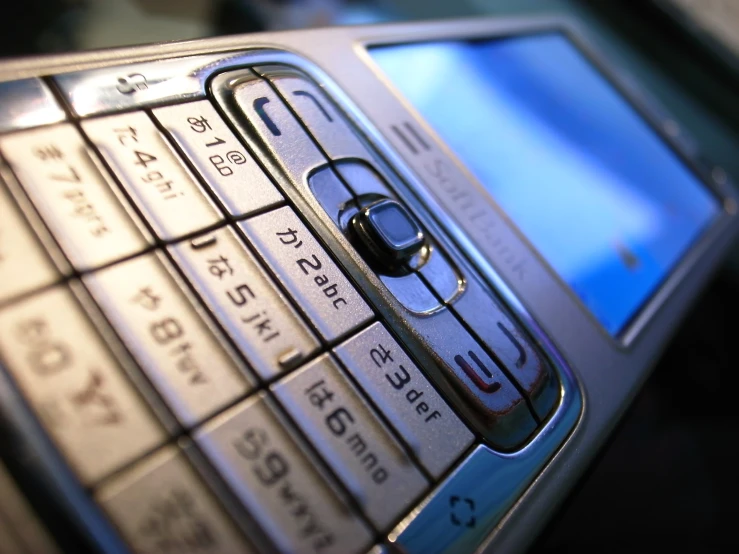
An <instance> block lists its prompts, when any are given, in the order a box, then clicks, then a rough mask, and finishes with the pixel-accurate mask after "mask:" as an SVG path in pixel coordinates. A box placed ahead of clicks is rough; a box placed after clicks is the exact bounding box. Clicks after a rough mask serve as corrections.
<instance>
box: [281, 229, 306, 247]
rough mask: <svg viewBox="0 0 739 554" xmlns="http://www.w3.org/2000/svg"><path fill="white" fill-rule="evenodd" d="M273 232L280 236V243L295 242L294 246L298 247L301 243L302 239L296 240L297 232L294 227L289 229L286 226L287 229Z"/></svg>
mask: <svg viewBox="0 0 739 554" xmlns="http://www.w3.org/2000/svg"><path fill="white" fill-rule="evenodd" d="M275 234H276V235H277V236H278V237H280V242H281V243H282V244H295V248H300V247H301V246H302V244H303V241H302V240H298V232H297V231H296V230H295V229H290V228H289V227H288V228H287V231H282V232H280V231H278V232H277V233H275ZM296 243H297V244H296Z"/></svg>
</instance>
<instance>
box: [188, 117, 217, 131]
mask: <svg viewBox="0 0 739 554" xmlns="http://www.w3.org/2000/svg"><path fill="white" fill-rule="evenodd" d="M187 122H188V123H189V124H190V129H192V130H193V131H195V132H196V133H204V132H205V131H212V130H213V128H212V127H211V126H210V123H208V120H207V119H205V116H201V117H188V118H187Z"/></svg>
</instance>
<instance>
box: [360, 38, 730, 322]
mask: <svg viewBox="0 0 739 554" xmlns="http://www.w3.org/2000/svg"><path fill="white" fill-rule="evenodd" d="M370 54H371V55H372V57H373V58H374V60H375V61H376V62H377V64H379V66H380V68H381V70H382V71H383V72H384V73H385V74H386V76H387V77H388V78H389V80H390V81H391V82H392V83H393V85H394V86H395V87H396V89H397V90H398V91H399V92H400V94H401V96H403V97H405V98H406V99H407V100H408V101H409V102H410V104H411V105H413V106H414V107H415V108H416V110H417V111H418V112H419V113H420V115H421V116H422V117H423V118H424V119H425V120H426V122H427V123H428V124H429V125H430V126H431V127H432V128H433V129H434V130H435V131H436V133H437V134H438V135H439V137H440V138H441V139H442V140H443V141H444V142H445V143H446V144H447V145H448V146H449V148H450V149H451V150H452V151H453V152H454V153H455V155H456V156H457V158H458V159H459V160H460V161H461V162H462V163H463V164H464V165H465V166H466V167H467V168H468V169H469V171H470V172H471V173H472V174H473V175H474V176H475V177H476V178H477V180H478V181H479V182H480V183H481V184H482V186H483V187H484V188H485V189H486V190H487V191H488V193H489V194H490V196H491V197H492V198H493V199H494V201H495V203H497V205H498V206H499V207H500V208H501V209H502V210H503V211H504V212H505V213H506V214H507V216H508V217H509V219H510V220H511V221H512V222H513V223H514V224H515V225H516V226H517V227H518V228H519V230H520V231H521V233H522V234H523V235H524V236H525V237H526V238H527V239H528V241H529V242H530V244H531V245H532V246H533V247H534V248H535V249H536V250H538V252H539V253H540V254H541V256H542V257H543V258H544V260H546V262H547V263H548V264H549V266H550V267H551V269H552V270H553V271H554V272H555V273H556V274H557V275H559V277H560V278H561V279H562V281H564V282H565V283H566V284H567V285H568V286H569V287H570V288H571V290H572V291H573V292H574V293H575V294H576V295H577V296H578V297H579V298H580V300H581V301H582V303H583V304H584V305H585V306H586V307H587V309H588V310H590V312H591V313H592V314H593V315H594V316H595V317H596V318H597V319H598V320H599V321H600V323H601V324H602V325H603V326H604V327H605V329H607V330H608V331H609V332H610V333H611V334H612V335H618V334H619V333H621V332H622V331H623V330H624V329H625V328H626V326H627V325H628V323H629V322H630V321H631V320H632V318H633V317H634V316H635V315H636V314H637V313H638V311H639V309H640V308H641V307H642V306H643V305H644V304H645V302H646V301H647V300H648V299H649V297H650V296H652V295H653V294H654V292H655V291H656V289H657V288H658V287H659V285H660V283H662V282H663V281H664V279H665V278H666V277H667V275H668V274H669V273H670V271H671V270H672V269H673V268H674V267H675V265H676V264H677V262H678V261H679V259H680V258H681V257H682V256H683V255H684V254H685V252H686V251H687V250H688V249H689V247H690V245H691V244H692V243H693V242H694V241H695V240H696V239H697V237H698V236H699V235H700V233H701V231H702V230H704V229H705V228H706V227H707V226H708V224H709V222H710V221H711V219H712V218H713V217H715V216H716V215H717V214H718V212H719V209H720V208H719V202H718V199H717V198H716V197H715V196H714V195H713V194H712V193H711V192H710V191H709V190H708V189H707V188H706V187H705V186H704V185H703V184H702V183H701V181H700V180H699V179H698V178H697V176H696V175H695V174H694V173H693V172H692V171H691V170H690V169H689V168H688V167H687V166H686V165H685V164H684V163H683V161H682V160H681V159H680V158H679V157H678V155H677V154H676V153H675V152H674V151H673V150H672V149H671V148H670V147H669V146H668V145H667V144H665V143H664V141H663V140H662V139H661V138H660V136H659V135H658V134H657V133H655V131H654V130H653V129H652V128H651V127H650V126H649V125H648V124H647V123H646V122H645V121H644V120H643V119H642V118H641V116H640V115H639V114H638V113H637V111H636V110H635V109H634V108H633V107H632V106H631V105H630V104H629V102H628V101H627V100H626V99H625V98H624V97H623V96H622V95H621V94H619V92H618V91H617V90H616V89H615V88H614V87H613V86H612V85H611V83H610V82H609V81H608V80H607V79H605V77H604V76H603V75H602V74H601V73H600V72H599V71H598V70H597V69H596V68H595V66H594V65H593V64H592V63H591V62H590V61H589V60H588V59H587V58H586V57H585V56H584V55H583V54H582V53H581V52H580V51H579V50H578V48H577V47H576V46H575V45H574V44H573V43H572V42H570V41H569V40H568V39H567V38H566V37H565V36H564V35H561V34H559V33H548V34H541V35H527V36H518V37H512V38H503V39H496V40H486V41H473V42H438V43H418V44H407V45H396V46H383V47H377V48H372V49H371V50H370Z"/></svg>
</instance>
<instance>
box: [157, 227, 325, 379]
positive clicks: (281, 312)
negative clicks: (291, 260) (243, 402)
mask: <svg viewBox="0 0 739 554" xmlns="http://www.w3.org/2000/svg"><path fill="white" fill-rule="evenodd" d="M170 252H171V253H172V255H173V256H174V258H175V259H176V260H177V262H178V265H179V267H180V268H181V269H182V270H183V271H184V272H185V274H186V275H187V278H188V279H189V281H190V283H192V285H193V286H194V287H195V289H196V291H197V292H198V294H199V295H200V297H201V298H202V299H203V300H204V301H205V303H206V304H207V306H208V308H209V309H210V311H211V313H213V314H215V316H216V318H217V319H218V321H219V323H220V324H221V325H222V326H223V328H224V329H226V331H227V332H228V334H229V336H230V337H231V339H232V340H233V341H234V342H235V343H236V345H237V346H238V347H239V350H240V351H241V352H242V354H243V355H244V356H245V357H246V360H247V361H248V362H249V365H250V366H251V367H252V368H253V369H254V371H255V372H256V373H257V374H258V375H259V377H261V378H262V379H263V380H271V379H273V378H275V377H277V376H278V375H280V374H281V373H284V372H285V371H288V370H290V369H294V368H295V367H297V366H298V365H300V364H301V363H303V362H304V361H305V360H306V359H307V358H308V357H310V356H311V355H312V354H314V353H315V352H317V351H318V348H319V343H318V340H317V339H316V338H315V336H314V335H313V333H311V331H310V330H309V329H308V327H307V326H306V325H305V323H303V321H302V319H301V318H300V317H299V316H298V314H297V313H296V312H295V309H294V308H293V307H292V306H291V305H290V303H289V302H288V300H287V299H286V298H285V296H284V295H283V294H282V293H281V292H280V291H279V290H278V289H277V287H276V286H275V285H274V284H273V283H272V280H271V279H270V278H269V277H268V276H267V274H266V273H265V271H264V270H263V269H262V268H261V267H260V265H259V263H258V262H257V260H256V259H255V258H254V255H253V254H251V253H250V252H249V251H248V250H247V249H246V247H245V246H244V244H243V243H242V241H241V240H240V239H239V237H238V236H237V235H236V233H235V231H234V230H233V229H231V228H228V227H223V228H221V229H218V230H216V231H213V232H212V233H208V234H206V235H201V236H198V237H197V238H194V239H192V240H189V241H185V242H180V243H178V244H176V245H174V246H171V247H170Z"/></svg>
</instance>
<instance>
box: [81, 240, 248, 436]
mask: <svg viewBox="0 0 739 554" xmlns="http://www.w3.org/2000/svg"><path fill="white" fill-rule="evenodd" d="M164 263H165V262H164V259H163V258H162V257H157V256H156V255H155V254H148V255H145V256H141V257H138V258H135V259H133V260H129V261H127V262H124V263H121V264H118V265H115V266H113V267H109V268H106V269H103V270H100V271H98V272H96V273H93V274H90V275H88V276H86V277H85V278H84V282H85V284H86V285H87V287H88V288H89V289H90V291H91V292H92V294H93V296H94V297H95V299H96V300H97V302H98V304H100V306H101V308H102V309H103V312H104V313H105V315H106V317H107V318H108V319H109V320H110V321H111V322H112V323H113V326H114V327H115V328H116V330H117V331H118V334H119V335H120V336H121V338H122V340H123V342H124V343H125V344H126V346H127V347H128V349H129V350H130V351H131V353H132V354H133V356H134V357H135V358H136V360H137V361H138V363H139V365H140V366H141V367H142V369H143V370H144V371H145V372H146V374H147V375H148V377H149V379H150V380H151V381H152V382H153V383H154V386H155V387H156V388H157V389H158V391H159V393H160V394H161V395H162V397H163V398H164V400H165V401H166V403H167V404H168V405H169V407H170V408H171V410H172V412H173V413H174V414H175V415H176V416H177V418H178V419H179V420H180V422H181V423H182V424H183V425H184V426H185V427H190V426H192V425H194V424H196V423H198V422H199V421H202V420H203V419H205V418H206V417H208V416H210V415H212V414H213V413H214V412H215V411H217V410H219V409H221V408H223V407H224V406H226V405H227V404H230V403H231V402H234V401H235V400H236V399H237V398H239V397H240V396H242V395H244V394H246V393H247V392H248V391H249V390H250V388H251V383H250V382H249V380H248V378H247V376H246V375H245V373H244V372H243V371H240V364H238V363H237V362H236V361H235V358H234V356H233V355H232V353H231V352H230V350H229V349H228V348H226V346H225V344H224V343H223V342H222V341H220V340H218V338H216V335H215V334H214V332H212V331H211V329H212V328H211V327H209V325H207V323H206V322H207V319H205V318H204V317H201V315H200V314H199V313H198V311H196V309H195V307H194V305H193V303H192V301H191V300H190V298H189V297H188V295H186V294H185V293H184V291H183V290H182V288H181V286H180V285H179V284H178V282H177V281H176V280H175V279H174V278H173V276H172V273H171V271H168V270H167V269H165V265H163V264H164Z"/></svg>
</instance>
